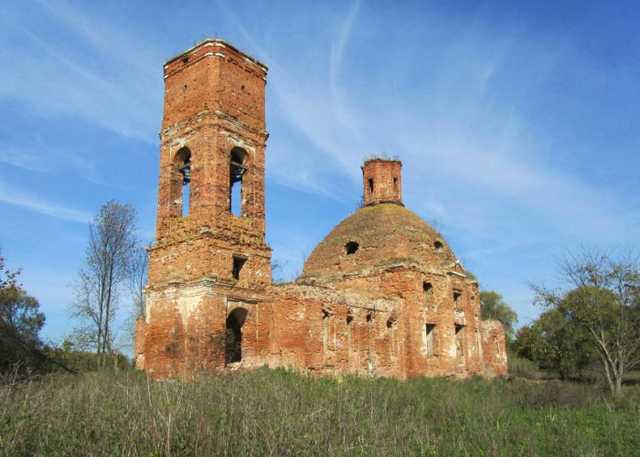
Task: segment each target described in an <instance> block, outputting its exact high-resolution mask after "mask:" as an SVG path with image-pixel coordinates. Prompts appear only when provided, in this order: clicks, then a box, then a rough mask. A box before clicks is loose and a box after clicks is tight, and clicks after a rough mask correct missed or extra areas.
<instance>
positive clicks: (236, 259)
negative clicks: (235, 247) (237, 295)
mask: <svg viewBox="0 0 640 457" xmlns="http://www.w3.org/2000/svg"><path fill="white" fill-rule="evenodd" d="M246 261H247V258H246V257H242V256H239V255H234V256H233V270H232V274H233V279H235V280H238V279H240V271H241V270H242V267H244V264H245V263H246Z"/></svg>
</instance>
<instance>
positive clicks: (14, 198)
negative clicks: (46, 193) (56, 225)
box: [0, 181, 92, 224]
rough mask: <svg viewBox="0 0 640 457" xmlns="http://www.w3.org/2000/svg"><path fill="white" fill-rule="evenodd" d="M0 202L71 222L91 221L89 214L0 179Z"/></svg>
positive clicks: (83, 222) (82, 222)
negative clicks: (25, 190) (24, 190)
mask: <svg viewBox="0 0 640 457" xmlns="http://www.w3.org/2000/svg"><path fill="white" fill-rule="evenodd" d="M0 202H2V203H6V204H9V205H14V206H19V207H21V208H26V209H28V210H31V211H35V212H36V213H40V214H44V215H46V216H51V217H55V218H58V219H63V220H67V221H71V222H78V223H81V224H87V223H89V222H90V221H91V219H92V216H91V214H89V213H87V212H85V211H82V210H77V209H73V208H67V207H65V206H63V205H59V204H57V203H54V202H50V201H47V200H45V199H42V198H40V197H38V196H35V195H31V194H29V193H27V192H23V191H21V190H19V189H16V188H15V187H12V186H10V185H8V184H7V183H5V182H3V181H0Z"/></svg>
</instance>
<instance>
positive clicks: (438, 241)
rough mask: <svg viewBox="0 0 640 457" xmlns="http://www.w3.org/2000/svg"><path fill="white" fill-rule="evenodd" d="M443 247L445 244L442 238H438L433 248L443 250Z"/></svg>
mask: <svg viewBox="0 0 640 457" xmlns="http://www.w3.org/2000/svg"><path fill="white" fill-rule="evenodd" d="M443 247H444V244H442V241H440V240H436V241H435V242H434V243H433V248H434V249H435V250H436V252H440V251H442V248H443Z"/></svg>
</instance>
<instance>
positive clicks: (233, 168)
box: [229, 147, 247, 216]
mask: <svg viewBox="0 0 640 457" xmlns="http://www.w3.org/2000/svg"><path fill="white" fill-rule="evenodd" d="M246 156H247V152H246V151H245V150H244V149H242V148H238V147H236V148H233V149H232V150H231V158H230V162H229V165H230V170H229V172H230V173H229V176H230V181H229V212H230V213H231V214H233V215H234V216H242V210H243V208H242V200H243V199H242V197H243V195H242V194H243V189H242V180H243V178H244V174H245V172H246V171H247V168H246V165H245V159H246Z"/></svg>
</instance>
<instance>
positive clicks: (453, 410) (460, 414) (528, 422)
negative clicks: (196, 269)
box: [0, 369, 640, 457]
mask: <svg viewBox="0 0 640 457" xmlns="http://www.w3.org/2000/svg"><path fill="white" fill-rule="evenodd" d="M604 395H605V394H604V393H601V391H599V390H597V388H595V387H594V386H592V385H579V384H568V383H561V382H559V381H547V382H530V381H525V380H517V379H516V380H513V381H505V380H499V381H493V382H491V381H485V380H481V379H469V380H466V381H451V380H446V379H416V380H411V381H407V382H399V381H394V380H385V379H362V378H344V379H341V380H335V379H316V378H309V377H304V376H300V375H296V374H293V373H289V372H286V371H283V370H275V371H273V370H267V369H261V370H257V371H255V372H250V373H236V374H230V375H224V376H210V377H203V378H201V379H199V380H197V381H194V382H189V383H183V382H176V381H169V382H153V381H149V380H147V379H146V378H145V376H144V375H143V374H141V373H138V372H133V371H122V372H120V373H113V372H96V373H87V374H83V375H76V376H74V375H52V376H49V377H45V378H42V379H40V380H38V381H32V382H29V383H20V384H5V385H4V386H1V387H0V456H11V457H18V456H145V457H151V456H154V457H155V456H158V457H159V456H170V455H172V456H181V455H194V456H218V455H228V456H252V455H261V456H262V455H271V456H324V455H331V456H347V455H348V456H395V455H416V456H417V455H420V456H423V455H425V456H430V455H432V456H435V455H438V456H456V455H462V456H467V455H468V456H498V455H503V456H519V455H523V456H534V455H535V456H538V455H540V456H563V455H571V456H614V455H621V456H622V455H624V456H633V455H640V433H638V430H640V388H639V387H635V386H634V387H628V388H627V391H626V394H625V399H624V401H623V402H621V403H618V404H613V403H611V402H609V401H607V399H606V397H605V396H604Z"/></svg>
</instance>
